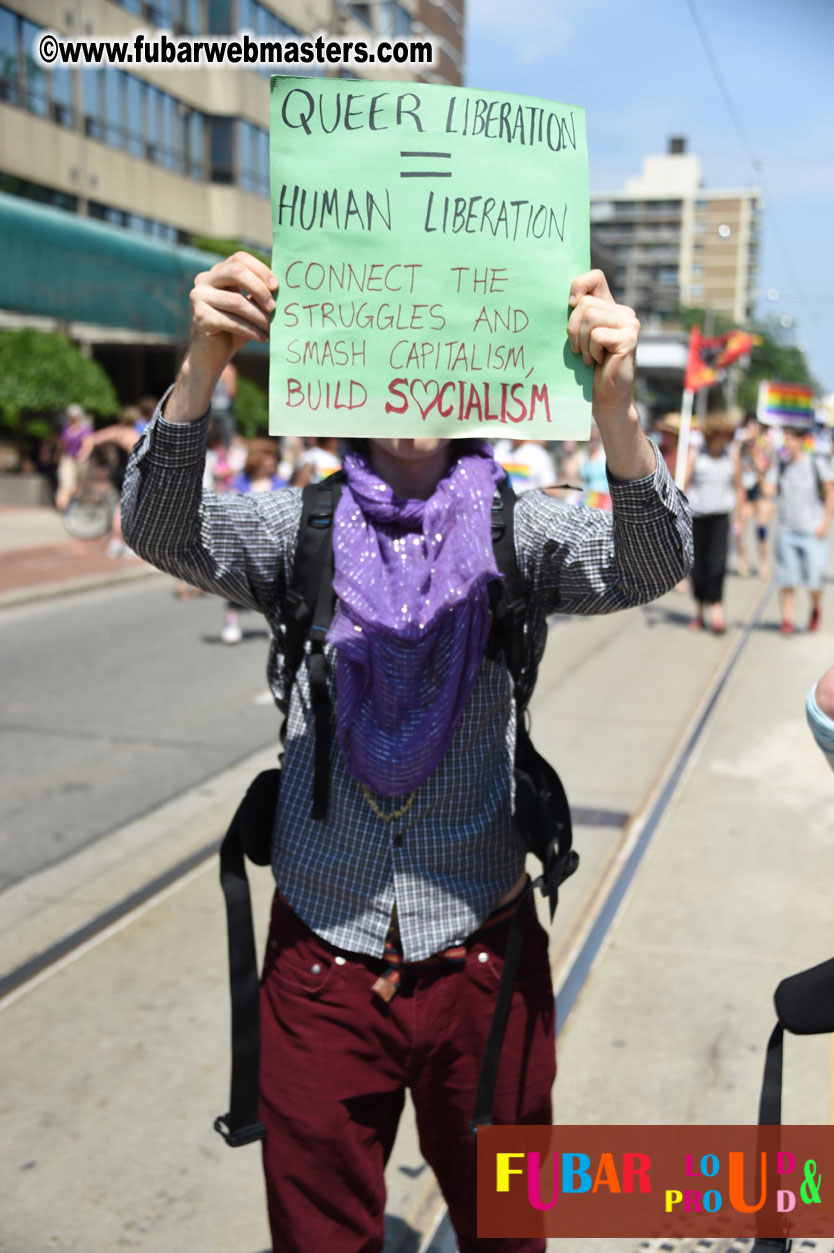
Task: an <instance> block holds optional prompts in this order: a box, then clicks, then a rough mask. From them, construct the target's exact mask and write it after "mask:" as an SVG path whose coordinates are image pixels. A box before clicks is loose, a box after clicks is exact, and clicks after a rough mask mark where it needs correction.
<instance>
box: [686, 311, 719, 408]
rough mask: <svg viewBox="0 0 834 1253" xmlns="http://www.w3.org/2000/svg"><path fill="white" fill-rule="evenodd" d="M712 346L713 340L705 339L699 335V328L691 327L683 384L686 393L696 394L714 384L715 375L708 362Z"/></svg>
mask: <svg viewBox="0 0 834 1253" xmlns="http://www.w3.org/2000/svg"><path fill="white" fill-rule="evenodd" d="M714 345H715V341H714V340H712V339H705V338H704V336H703V335H702V334H701V328H700V326H693V327H692V329H691V330H690V332H689V356H688V357H687V360H686V376H685V378H684V384H683V385H684V388H685V390H686V391H688V392H697V391H699V390H700V389H701V388H702V387H709V385H710V383H714V382H715V379H716V373H715V370H714V368H713V366H712V363H711V361H710V360H709V357H710V355H711V354H710V350H711V349H712V348H713V347H714Z"/></svg>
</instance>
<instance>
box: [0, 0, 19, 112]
mask: <svg viewBox="0 0 834 1253" xmlns="http://www.w3.org/2000/svg"><path fill="white" fill-rule="evenodd" d="M17 25H18V19H17V17H16V16H15V14H14V13H10V12H9V10H8V9H0V100H5V101H6V103H7V104H20V90H19V87H18V82H19V79H20V66H19V63H18V46H17Z"/></svg>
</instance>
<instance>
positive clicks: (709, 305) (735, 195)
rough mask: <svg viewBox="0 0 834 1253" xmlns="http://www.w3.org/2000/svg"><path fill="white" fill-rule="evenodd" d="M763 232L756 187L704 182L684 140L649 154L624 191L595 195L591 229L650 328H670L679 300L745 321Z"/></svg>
mask: <svg viewBox="0 0 834 1253" xmlns="http://www.w3.org/2000/svg"><path fill="white" fill-rule="evenodd" d="M760 232H761V199H760V193H759V191H758V190H757V189H755V188H744V189H741V188H733V189H713V188H707V187H704V186H703V182H702V177H701V165H700V162H699V160H698V158H697V156H695V155H693V154H691V153H688V152H687V151H686V141H685V140H683V139H680V138H676V139H671V140H670V141H669V145H668V151H667V152H666V154H665V155H663V156H651V157H647V158H646V159H645V161H644V162H643V173H642V175H641V176H640V177H639V178H632V179H629V180H628V181H627V182H626V186H625V190H624V191H618V192H597V193H595V194H593V195H592V196H591V233H592V237H593V238H594V240H595V241H596V242H597V243H598V244H599V245H601V246H602V247H604V248H605V249H606V250H607V251H608V253H609V254H611V256H612V262H613V270H612V273H611V275H610V276H609V277H610V279H611V280H612V282H613V286H614V290H615V295H616V296H617V298H618V299H619V300H621V301H623V302H624V303H625V304H628V305H631V306H632V308H634V309H636V311H637V314H638V316H639V317H640V318H641V320H643V321H644V322H645V323H647V324H649V325H654V326H657V325H658V324H660V325H661V326H664V325H673V324H674V323H676V322H677V320H678V310H679V308H680V306H682V305H683V306H685V307H688V308H700V309H708V310H711V311H712V312H713V313H718V314H722V315H723V316H725V317H727V318H729V319H731V320H732V321H733V322H736V323H739V324H742V323H744V322H746V321H747V320H748V319H749V318H750V317H751V316H752V312H753V306H754V304H755V300H756V275H757V265H758V256H759V241H760Z"/></svg>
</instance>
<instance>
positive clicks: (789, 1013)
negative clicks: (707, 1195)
mask: <svg viewBox="0 0 834 1253" xmlns="http://www.w3.org/2000/svg"><path fill="white" fill-rule="evenodd" d="M773 1001H774V1004H775V1006H776V1015H777V1019H778V1021H777V1023H776V1026H775V1027H774V1028H773V1031H772V1032H771V1033H770V1039H769V1040H768V1042H767V1053H766V1055H765V1064H764V1075H763V1077H762V1091H761V1096H760V1097H759V1126H760V1127H778V1126H780V1125H781V1123H782V1051H783V1050H782V1046H783V1041H784V1035H785V1032H786V1031H790V1032H791V1033H792V1034H793V1035H823V1034H826V1033H827V1032H832V1031H834V958H832V957H829V958H828V960H827V961H824V962H820V963H819V965H818V966H812V967H811V968H810V969H809V970H801V971H800V972H799V974H796V975H790V976H789V977H788V978H787V979H783V980H782V982H781V983H780V984H779V986H778V987H777V989H776V992H775V994H774V997H773ZM790 1247H791V1241H790V1240H789V1239H787V1238H786V1237H785V1238H780V1237H773V1238H772V1239H769V1240H765V1239H759V1240H757V1241H756V1243H755V1244H754V1245H753V1249H752V1253H767V1251H768V1250H774V1249H775V1250H779V1253H787V1251H788V1250H789V1249H790Z"/></svg>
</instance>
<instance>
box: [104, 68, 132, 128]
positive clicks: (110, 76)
mask: <svg viewBox="0 0 834 1253" xmlns="http://www.w3.org/2000/svg"><path fill="white" fill-rule="evenodd" d="M98 73H99V74H101V76H102V78H103V80H104V93H103V94H104V115H103V121H104V135H103V138H104V142H105V143H106V144H109V145H110V147H111V148H124V147H125V146H126V141H127V128H126V126H125V121H126V118H125V112H126V110H125V95H126V92H125V87H126V84H125V81H124V80H125V77H126V75H124V74H122V72H121V71H120V70H114V69H113V67H112V65H108V66H106V68H105V69H103V70H99V71H98Z"/></svg>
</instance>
